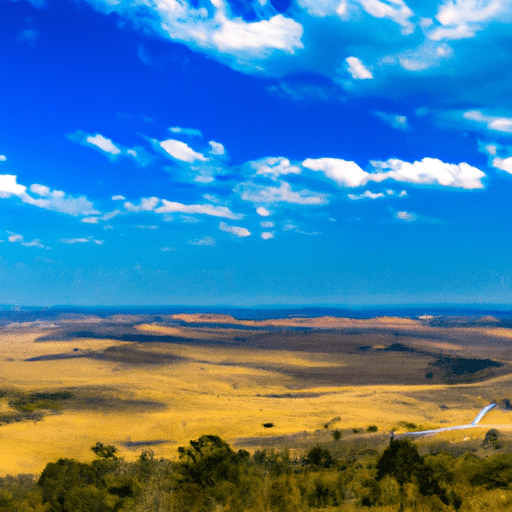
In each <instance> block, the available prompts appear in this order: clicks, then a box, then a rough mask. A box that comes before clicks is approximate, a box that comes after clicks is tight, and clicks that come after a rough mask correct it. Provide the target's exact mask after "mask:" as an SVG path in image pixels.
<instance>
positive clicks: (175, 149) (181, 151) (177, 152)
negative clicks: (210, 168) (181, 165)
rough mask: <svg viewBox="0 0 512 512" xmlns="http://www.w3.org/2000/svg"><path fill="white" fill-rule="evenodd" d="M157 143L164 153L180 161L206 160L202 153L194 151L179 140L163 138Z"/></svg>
mask: <svg viewBox="0 0 512 512" xmlns="http://www.w3.org/2000/svg"><path fill="white" fill-rule="evenodd" d="M159 144H160V147H161V148H162V149H163V150H164V151H165V152H166V153H168V154H169V155H171V156H172V157H173V158H175V159H176V160H180V161H182V162H188V163H192V162H195V161H196V160H200V161H201V162H206V161H207V160H208V159H207V158H206V157H205V156H204V155H202V154H201V153H198V152H197V151H194V150H193V149H192V148H191V147H190V146H189V145H188V144H186V143H185V142H181V141H180V140H175V139H168V140H163V141H162V142H160V143H159Z"/></svg>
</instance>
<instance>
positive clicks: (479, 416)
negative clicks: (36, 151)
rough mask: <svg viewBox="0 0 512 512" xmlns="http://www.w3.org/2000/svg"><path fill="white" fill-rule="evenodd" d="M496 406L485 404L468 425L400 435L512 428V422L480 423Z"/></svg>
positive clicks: (425, 434)
mask: <svg viewBox="0 0 512 512" xmlns="http://www.w3.org/2000/svg"><path fill="white" fill-rule="evenodd" d="M495 407H497V404H494V403H492V404H489V405H486V406H485V407H484V408H483V409H482V410H481V411H480V412H479V413H478V414H477V415H476V418H475V419H474V420H473V421H472V422H471V423H469V424H468V425H456V426H454V427H443V428H437V429H433V430H422V431H421V432H406V433H404V434H400V436H428V435H433V434H437V433H438V432H447V431H449V430H464V429H467V428H475V427H479V428H500V429H507V430H508V429H512V423H511V424H510V425H482V424H481V423H480V421H481V420H482V419H483V417H484V416H485V415H486V414H487V413H488V412H489V411H490V410H491V409H494V408H495Z"/></svg>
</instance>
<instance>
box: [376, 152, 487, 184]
mask: <svg viewBox="0 0 512 512" xmlns="http://www.w3.org/2000/svg"><path fill="white" fill-rule="evenodd" d="M371 163H372V165H373V166H374V167H375V168H376V169H378V170H379V171H381V172H378V173H376V174H373V175H371V179H372V180H374V181H382V180H385V179H393V180H395V181H400V182H405V183H415V184H419V185H441V186H444V187H456V188H463V189H478V188H484V185H483V183H482V179H483V178H485V174H484V173H483V172H482V171H481V170H480V169H477V168H476V167H473V166H472V165H469V164H467V163H465V162H461V163H460V164H448V163H445V162H442V161H441V160H439V159H437V158H428V157H426V158H423V159H422V160H421V161H419V162H418V161H416V162H413V163H410V162H404V161H403V160H399V159H396V158H391V159H389V160H387V161H386V162H379V161H372V162H371Z"/></svg>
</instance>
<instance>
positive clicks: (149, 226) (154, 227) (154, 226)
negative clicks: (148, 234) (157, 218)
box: [134, 224, 158, 231]
mask: <svg viewBox="0 0 512 512" xmlns="http://www.w3.org/2000/svg"><path fill="white" fill-rule="evenodd" d="M134 227H135V228H136V229H148V230H150V231H155V230H156V229H158V226H157V225H155V224H149V225H147V224H138V225H137V226H134Z"/></svg>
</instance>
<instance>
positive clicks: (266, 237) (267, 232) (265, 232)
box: [261, 231, 274, 240]
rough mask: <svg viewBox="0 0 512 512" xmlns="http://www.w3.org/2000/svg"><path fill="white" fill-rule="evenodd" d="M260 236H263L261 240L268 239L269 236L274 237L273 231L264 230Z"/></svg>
mask: <svg viewBox="0 0 512 512" xmlns="http://www.w3.org/2000/svg"><path fill="white" fill-rule="evenodd" d="M261 238H263V240H270V239H271V238H274V232H273V231H264V232H263V233H261Z"/></svg>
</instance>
